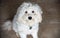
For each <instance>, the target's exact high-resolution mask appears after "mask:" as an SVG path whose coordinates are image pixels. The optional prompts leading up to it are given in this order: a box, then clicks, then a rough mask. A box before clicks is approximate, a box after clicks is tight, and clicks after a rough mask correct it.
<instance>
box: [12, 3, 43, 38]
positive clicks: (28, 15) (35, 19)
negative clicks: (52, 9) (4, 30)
mask: <svg viewBox="0 0 60 38" xmlns="http://www.w3.org/2000/svg"><path fill="white" fill-rule="evenodd" d="M41 21H42V10H41V8H40V6H39V5H38V4H34V3H30V2H24V3H22V5H21V6H20V7H19V8H18V9H17V14H16V15H15V17H14V19H13V26H12V27H13V30H14V31H15V32H16V35H17V36H18V37H19V36H20V37H21V38H27V35H32V36H33V38H38V30H39V23H41Z"/></svg>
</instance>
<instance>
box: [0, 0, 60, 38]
mask: <svg viewBox="0 0 60 38" xmlns="http://www.w3.org/2000/svg"><path fill="white" fill-rule="evenodd" d="M24 1H30V2H35V3H37V4H39V5H40V6H41V8H42V10H43V21H42V23H41V24H40V29H39V32H38V36H39V38H60V0H0V34H1V38H17V36H16V35H15V32H14V31H3V30H2V29H1V26H2V24H3V23H4V22H5V21H7V20H11V21H12V19H13V17H14V15H15V14H16V11H17V8H18V7H19V6H20V5H21V3H23V2H24ZM28 38H31V36H28Z"/></svg>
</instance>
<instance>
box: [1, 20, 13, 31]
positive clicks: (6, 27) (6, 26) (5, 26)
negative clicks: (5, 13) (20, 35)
mask: <svg viewBox="0 0 60 38" xmlns="http://www.w3.org/2000/svg"><path fill="white" fill-rule="evenodd" d="M2 30H8V31H9V30H12V22H11V21H9V20H8V21H6V22H5V23H4V24H3V25H2Z"/></svg>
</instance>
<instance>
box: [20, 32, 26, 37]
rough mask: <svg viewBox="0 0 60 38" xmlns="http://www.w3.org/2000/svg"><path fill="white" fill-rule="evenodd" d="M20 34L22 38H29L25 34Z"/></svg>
mask: <svg viewBox="0 0 60 38" xmlns="http://www.w3.org/2000/svg"><path fill="white" fill-rule="evenodd" d="M19 34H20V38H27V35H26V34H24V33H19Z"/></svg>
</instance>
